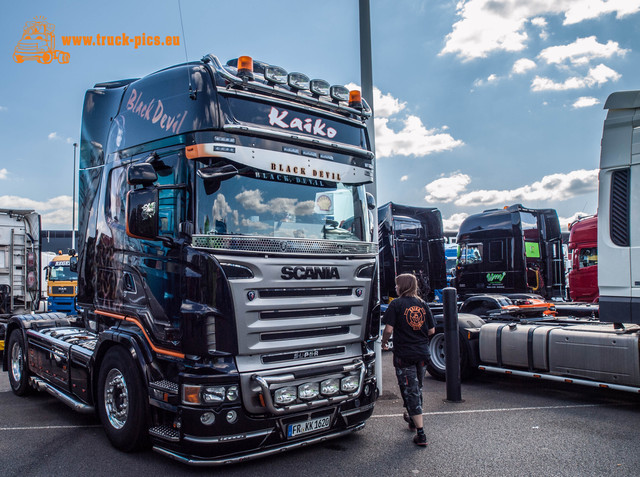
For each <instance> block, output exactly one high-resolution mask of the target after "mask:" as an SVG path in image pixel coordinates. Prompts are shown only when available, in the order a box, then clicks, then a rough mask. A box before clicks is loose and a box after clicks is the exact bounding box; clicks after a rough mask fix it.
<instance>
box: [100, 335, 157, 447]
mask: <svg viewBox="0 0 640 477" xmlns="http://www.w3.org/2000/svg"><path fill="white" fill-rule="evenodd" d="M97 401H98V415H99V416H100V421H102V426H103V427H104V430H105V432H106V434H107V437H108V438H109V440H110V441H111V444H112V445H113V446H114V447H115V448H117V449H120V450H121V451H124V452H132V451H135V450H139V449H143V448H145V447H147V446H148V443H149V433H148V425H147V423H148V418H147V415H148V408H147V399H146V393H145V391H144V388H143V385H142V373H141V372H140V368H138V365H137V364H136V363H135V362H134V361H133V359H132V358H131V355H130V354H129V352H128V351H127V350H126V349H124V348H123V347H120V346H116V347H113V348H111V349H110V350H109V351H107V354H106V355H105V357H104V359H103V361H102V364H101V365H100V372H99V375H98V399H97Z"/></svg>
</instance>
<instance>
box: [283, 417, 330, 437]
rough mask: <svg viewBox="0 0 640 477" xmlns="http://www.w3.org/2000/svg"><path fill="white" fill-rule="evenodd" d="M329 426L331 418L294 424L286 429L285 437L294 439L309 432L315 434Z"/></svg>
mask: <svg viewBox="0 0 640 477" xmlns="http://www.w3.org/2000/svg"><path fill="white" fill-rule="evenodd" d="M330 424H331V417H330V416H326V417H320V418H318V419H310V420H309V421H303V422H296V423H294V424H289V426H288V427H287V437H296V436H300V435H302V434H307V433H309V432H316V431H319V430H321V429H328V428H329V426H330Z"/></svg>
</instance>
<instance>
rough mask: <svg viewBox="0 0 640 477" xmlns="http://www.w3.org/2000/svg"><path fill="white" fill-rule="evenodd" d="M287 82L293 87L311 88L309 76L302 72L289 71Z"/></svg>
mask: <svg viewBox="0 0 640 477" xmlns="http://www.w3.org/2000/svg"><path fill="white" fill-rule="evenodd" d="M287 82H288V83H289V86H291V87H292V88H293V89H298V90H305V89H309V77H308V76H307V75H304V74H302V73H289V75H288V76H287Z"/></svg>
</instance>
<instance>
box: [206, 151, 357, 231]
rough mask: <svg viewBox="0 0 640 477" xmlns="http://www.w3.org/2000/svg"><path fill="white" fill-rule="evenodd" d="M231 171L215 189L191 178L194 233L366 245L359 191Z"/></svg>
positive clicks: (314, 181)
mask: <svg viewBox="0 0 640 477" xmlns="http://www.w3.org/2000/svg"><path fill="white" fill-rule="evenodd" d="M236 166H237V167H239V170H238V174H237V175H235V176H233V177H231V178H230V179H227V180H225V181H223V182H222V183H221V184H220V187H219V189H217V190H213V191H212V189H215V186H214V187H211V185H210V184H206V183H205V180H203V179H202V178H201V177H198V178H197V181H198V186H197V219H196V233H197V234H209V235H250V236H261V237H282V238H304V239H326V240H350V241H367V240H368V239H367V235H366V230H367V223H368V214H367V210H366V197H365V190H364V186H359V185H351V184H342V183H340V182H330V181H326V180H322V179H310V178H304V177H296V176H290V175H286V174H277V173H269V172H264V171H260V170H257V169H254V168H251V167H248V166H241V165H237V164H236ZM200 168H201V169H202V168H203V166H200Z"/></svg>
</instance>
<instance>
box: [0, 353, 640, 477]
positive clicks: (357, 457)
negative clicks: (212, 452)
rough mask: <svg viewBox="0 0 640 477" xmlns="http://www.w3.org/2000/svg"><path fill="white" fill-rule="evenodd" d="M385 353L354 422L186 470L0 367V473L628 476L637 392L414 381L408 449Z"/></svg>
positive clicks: (634, 469) (495, 379)
mask: <svg viewBox="0 0 640 477" xmlns="http://www.w3.org/2000/svg"><path fill="white" fill-rule="evenodd" d="M390 357H391V355H390V353H384V354H383V374H384V376H383V386H384V390H383V393H382V396H381V398H380V399H379V400H378V402H377V404H376V408H375V413H374V415H373V417H372V418H371V419H370V420H369V421H368V422H367V425H366V427H365V429H364V430H363V431H361V432H359V433H356V434H353V435H350V436H348V437H346V438H343V439H339V440H334V441H330V442H328V443H325V444H324V445H319V446H315V447H309V448H305V449H302V450H299V451H294V452H289V453H284V454H282V455H278V456H275V457H271V458H269V459H268V460H266V461H265V460H257V461H252V462H249V463H246V464H241V465H236V466H231V467H225V468H194V467H186V466H184V465H182V464H179V463H177V462H174V461H171V460H169V459H166V458H164V457H162V456H160V455H158V454H155V453H153V452H152V451H146V452H142V453H137V454H123V453H120V452H118V451H116V450H115V449H113V448H112V447H111V445H110V444H109V442H108V441H107V438H106V437H105V435H104V433H103V431H102V428H101V427H100V424H99V422H98V420H97V419H96V418H94V417H92V416H85V415H81V414H77V413H75V412H74V411H72V410H71V409H69V408H67V407H66V406H65V405H64V404H62V403H60V402H58V401H57V400H56V399H55V398H53V397H51V396H49V395H48V394H42V393H40V394H35V395H32V396H29V397H27V398H18V397H17V396H14V395H13V393H12V392H11V391H10V388H9V383H8V378H7V375H6V373H1V374H0V463H2V470H3V474H4V475H23V476H24V475H29V476H50V475H56V474H60V475H110V476H118V475H135V474H140V475H142V474H150V473H155V474H159V475H194V474H195V475H197V474H210V475H225V476H226V475H231V476H233V475H238V476H240V475H242V476H271V475H273V476H276V475H277V476H280V477H281V476H294V475H295V476H297V475H341V476H347V475H354V476H361V475H362V476H368V477H372V476H375V475H381V476H407V475H409V476H412V475H416V476H420V475H430V476H449V475H451V476H453V475H455V476H495V475H500V476H502V475H504V476H525V475H536V476H591V475H593V476H596V475H603V476H604V475H607V476H608V475H621V476H622V475H624V476H631V475H638V469H640V453H638V452H637V443H638V429H640V397H639V396H636V395H630V394H625V393H620V392H611V391H607V390H600V389H592V388H583V387H577V386H570V385H567V384H558V383H548V382H538V381H531V380H525V379H519V378H508V377H504V376H497V375H490V374H484V375H481V376H479V377H478V378H476V379H474V380H473V381H470V382H467V383H464V384H463V386H462V397H463V399H464V402H462V403H456V404H453V403H447V402H444V398H445V397H446V396H445V394H446V390H445V385H444V383H441V382H438V381H435V380H433V379H431V378H430V377H427V379H426V380H425V390H424V397H425V409H424V412H425V429H426V432H427V435H428V437H429V446H428V447H427V448H426V449H424V448H418V447H416V446H415V445H414V444H413V443H412V442H411V437H412V433H411V432H410V431H409V430H408V429H406V427H405V423H404V421H403V420H402V408H401V401H400V400H399V397H398V391H397V386H396V384H395V377H394V374H393V368H392V366H391V359H390Z"/></svg>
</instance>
